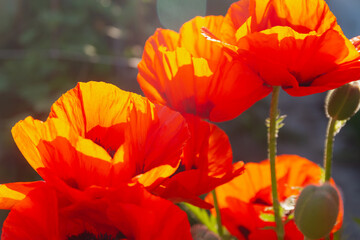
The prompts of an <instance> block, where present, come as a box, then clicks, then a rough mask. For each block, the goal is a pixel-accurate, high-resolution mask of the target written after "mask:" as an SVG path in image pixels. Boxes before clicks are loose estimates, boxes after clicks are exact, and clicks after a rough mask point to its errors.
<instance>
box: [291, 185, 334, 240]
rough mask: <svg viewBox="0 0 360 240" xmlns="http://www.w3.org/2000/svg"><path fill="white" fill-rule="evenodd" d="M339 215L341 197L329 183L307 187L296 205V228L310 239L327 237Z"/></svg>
mask: <svg viewBox="0 0 360 240" xmlns="http://www.w3.org/2000/svg"><path fill="white" fill-rule="evenodd" d="M338 214H339V195H338V193H337V191H336V189H335V188H334V187H332V186H331V185H330V184H328V183H325V184H323V185H321V186H314V185H309V186H307V187H305V188H304V189H303V190H302V191H301V193H300V196H299V198H298V200H297V202H296V205H295V223H296V226H297V227H298V228H299V230H300V231H301V232H302V234H304V236H306V237H307V238H310V239H319V238H322V237H325V236H327V235H328V234H329V233H330V232H331V230H332V229H333V227H334V225H335V223H336V219H337V216H338Z"/></svg>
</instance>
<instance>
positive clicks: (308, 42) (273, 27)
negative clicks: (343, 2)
mask: <svg viewBox="0 0 360 240" xmlns="http://www.w3.org/2000/svg"><path fill="white" fill-rule="evenodd" d="M225 22H226V23H227V25H228V28H231V27H233V28H234V29H235V30H234V31H232V32H235V34H234V37H235V39H234V40H233V41H232V42H234V41H235V42H236V44H232V43H231V42H226V41H225V42H224V41H222V40H221V39H218V38H216V37H213V36H212V35H211V34H210V35H209V34H208V38H209V39H213V40H214V41H217V42H219V41H220V42H223V45H224V46H225V47H226V48H227V49H228V51H229V52H230V53H231V54H232V55H234V56H235V55H236V56H237V57H239V58H241V59H242V60H244V61H245V62H246V63H247V64H249V66H250V67H251V68H252V69H253V70H254V71H255V72H257V73H258V74H259V75H260V76H261V78H262V79H263V80H264V83H265V84H267V85H269V86H281V87H282V88H283V89H284V90H285V91H286V92H287V93H288V94H290V95H292V96H304V95H309V94H314V93H319V92H324V91H326V90H329V89H334V88H337V87H339V86H342V85H344V84H346V83H348V82H351V81H354V80H358V79H360V55H359V52H358V51H357V50H356V49H355V47H354V46H353V45H352V44H351V42H350V41H349V40H348V39H347V38H346V37H345V36H344V34H343V32H342V30H341V28H340V27H339V25H338V24H337V22H336V18H335V16H334V15H333V14H332V13H331V11H330V10H329V7H328V6H327V4H326V3H325V1H324V0H301V1H292V0H285V1H283V0H265V1H259V0H241V1H238V2H235V3H233V4H232V5H231V7H230V8H229V10H228V13H227V15H226V16H225ZM206 32H207V30H206V29H205V34H206ZM215 35H216V34H214V36H215Z"/></svg>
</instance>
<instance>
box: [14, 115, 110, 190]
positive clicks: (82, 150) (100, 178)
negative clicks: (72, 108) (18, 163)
mask: <svg viewBox="0 0 360 240" xmlns="http://www.w3.org/2000/svg"><path fill="white" fill-rule="evenodd" d="M12 133H13V137H14V140H15V142H16V144H17V146H18V147H19V149H20V151H21V152H22V153H23V155H24V156H25V158H26V159H27V160H28V162H29V163H30V165H31V166H32V167H33V168H34V169H35V170H37V169H39V168H48V169H50V171H52V172H53V174H56V175H57V176H59V177H61V178H62V179H63V180H64V181H65V182H67V183H68V184H70V185H73V187H75V188H83V187H85V186H87V185H88V184H91V183H89V182H88V181H89V180H91V181H93V183H95V182H97V183H98V184H99V185H104V184H105V183H107V181H108V180H107V177H106V176H107V175H108V174H109V171H110V169H111V157H110V156H109V154H108V153H107V152H106V151H105V150H104V149H103V148H102V147H100V146H99V145H97V144H95V143H93V142H92V141H91V140H88V139H84V138H81V137H79V136H78V135H76V134H75V133H74V132H73V131H72V129H70V128H69V125H68V124H67V123H66V122H64V121H62V120H60V119H56V118H50V119H48V120H47V121H46V122H41V121H38V120H34V119H33V118H31V117H28V118H26V119H25V120H23V121H20V122H19V123H17V124H16V125H15V126H14V128H13V129H12ZM93 166H97V167H96V168H94V167H93ZM79 172H81V173H82V174H79ZM89 176H91V178H89ZM43 177H44V176H43ZM44 179H45V178H44ZM45 180H46V179H45Z"/></svg>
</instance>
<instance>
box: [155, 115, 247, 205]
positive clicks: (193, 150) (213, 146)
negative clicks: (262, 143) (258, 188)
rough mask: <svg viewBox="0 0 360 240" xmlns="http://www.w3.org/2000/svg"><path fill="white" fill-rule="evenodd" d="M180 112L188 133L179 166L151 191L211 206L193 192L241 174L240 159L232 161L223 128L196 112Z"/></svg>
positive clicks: (165, 196)
mask: <svg viewBox="0 0 360 240" xmlns="http://www.w3.org/2000/svg"><path fill="white" fill-rule="evenodd" d="M184 116H185V119H186V120H187V123H188V125H189V130H190V133H191V137H190V139H189V141H188V142H187V144H186V145H185V147H184V151H183V155H182V157H181V163H180V167H179V168H178V170H177V172H176V174H174V175H173V176H172V177H170V178H167V179H165V181H164V182H163V183H162V184H161V185H160V186H159V187H157V188H155V189H154V190H153V192H154V193H155V194H158V195H159V196H162V197H164V198H166V199H171V200H172V201H174V202H179V201H181V200H184V199H185V200H186V201H187V202H189V203H192V204H193V205H197V206H199V207H203V208H211V207H212V205H210V204H209V203H206V202H204V201H200V200H199V199H198V198H194V197H193V196H200V195H202V194H206V193H208V192H210V191H211V190H213V189H214V188H216V187H217V186H220V185H222V184H224V183H226V182H228V181H230V180H231V179H233V178H234V177H236V176H238V175H240V174H242V173H243V172H244V163H243V162H237V163H235V164H233V163H232V162H233V158H232V150H231V145H230V142H229V139H228V137H227V135H226V134H225V132H224V131H222V130H221V129H220V128H218V127H217V126H215V125H213V124H209V123H208V122H205V121H203V120H201V119H200V118H198V117H196V116H193V115H190V114H186V115H184ZM179 195H180V196H182V199H179V198H178V197H179ZM185 196H188V197H187V198H186V197H185Z"/></svg>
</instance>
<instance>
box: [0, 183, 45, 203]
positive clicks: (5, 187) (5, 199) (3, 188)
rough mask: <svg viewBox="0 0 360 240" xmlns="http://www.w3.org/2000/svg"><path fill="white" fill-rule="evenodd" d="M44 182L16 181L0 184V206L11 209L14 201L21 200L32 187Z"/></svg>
mask: <svg viewBox="0 0 360 240" xmlns="http://www.w3.org/2000/svg"><path fill="white" fill-rule="evenodd" d="M43 184H44V182H42V181H37V182H16V183H7V184H1V185H0V208H1V209H11V208H12V207H13V206H14V205H15V204H16V203H18V202H19V201H21V200H23V199H24V198H25V197H26V195H27V194H28V193H29V192H30V191H31V190H33V189H35V188H37V187H40V186H42V185H43Z"/></svg>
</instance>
